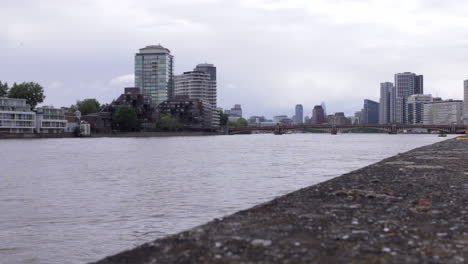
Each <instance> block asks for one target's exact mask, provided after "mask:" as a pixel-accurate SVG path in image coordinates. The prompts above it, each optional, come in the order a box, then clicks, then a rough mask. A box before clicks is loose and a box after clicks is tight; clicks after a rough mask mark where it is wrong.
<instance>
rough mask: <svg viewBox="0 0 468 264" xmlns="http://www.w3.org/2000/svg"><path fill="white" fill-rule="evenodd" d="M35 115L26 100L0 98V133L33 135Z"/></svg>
mask: <svg viewBox="0 0 468 264" xmlns="http://www.w3.org/2000/svg"><path fill="white" fill-rule="evenodd" d="M35 128H36V113H35V112H33V111H31V106H30V105H28V104H27V103H26V99H16V98H6V97H0V133H34V129H35Z"/></svg>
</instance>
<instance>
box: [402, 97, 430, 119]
mask: <svg viewBox="0 0 468 264" xmlns="http://www.w3.org/2000/svg"><path fill="white" fill-rule="evenodd" d="M431 102H432V95H430V94H414V95H411V96H409V97H408V99H407V101H406V107H405V113H406V117H405V120H406V123H407V124H422V123H423V117H424V104H427V103H431Z"/></svg>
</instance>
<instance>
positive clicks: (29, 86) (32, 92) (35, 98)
mask: <svg viewBox="0 0 468 264" xmlns="http://www.w3.org/2000/svg"><path fill="white" fill-rule="evenodd" d="M0 97H10V98H19V99H26V103H27V104H29V105H30V106H31V109H34V108H35V107H36V106H37V105H38V104H40V103H42V102H44V99H45V95H44V88H43V87H42V86H41V85H40V84H38V83H35V82H23V83H20V84H17V83H13V86H11V87H9V86H8V83H6V82H5V83H2V81H0Z"/></svg>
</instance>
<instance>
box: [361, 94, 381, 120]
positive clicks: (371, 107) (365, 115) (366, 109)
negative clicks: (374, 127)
mask: <svg viewBox="0 0 468 264" xmlns="http://www.w3.org/2000/svg"><path fill="white" fill-rule="evenodd" d="M378 123H379V103H377V102H375V101H372V100H369V99H365V100H364V106H363V108H362V110H361V124H364V125H367V124H378Z"/></svg>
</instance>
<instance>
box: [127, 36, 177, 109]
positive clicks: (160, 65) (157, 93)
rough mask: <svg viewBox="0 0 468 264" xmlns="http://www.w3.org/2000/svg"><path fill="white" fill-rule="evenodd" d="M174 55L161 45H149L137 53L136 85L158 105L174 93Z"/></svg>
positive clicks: (150, 100) (152, 102) (154, 104)
mask: <svg viewBox="0 0 468 264" xmlns="http://www.w3.org/2000/svg"><path fill="white" fill-rule="evenodd" d="M173 76H174V57H173V56H172V55H171V51H170V50H169V49H166V48H164V47H163V46H161V45H153V46H147V47H145V48H142V49H140V52H139V53H137V54H136V55H135V87H138V88H140V89H141V92H142V93H143V94H144V95H146V97H147V98H148V99H147V100H148V103H150V104H152V105H153V106H157V105H158V104H160V103H161V102H163V101H165V100H167V99H168V98H170V97H172V96H173V95H174V79H173Z"/></svg>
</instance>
